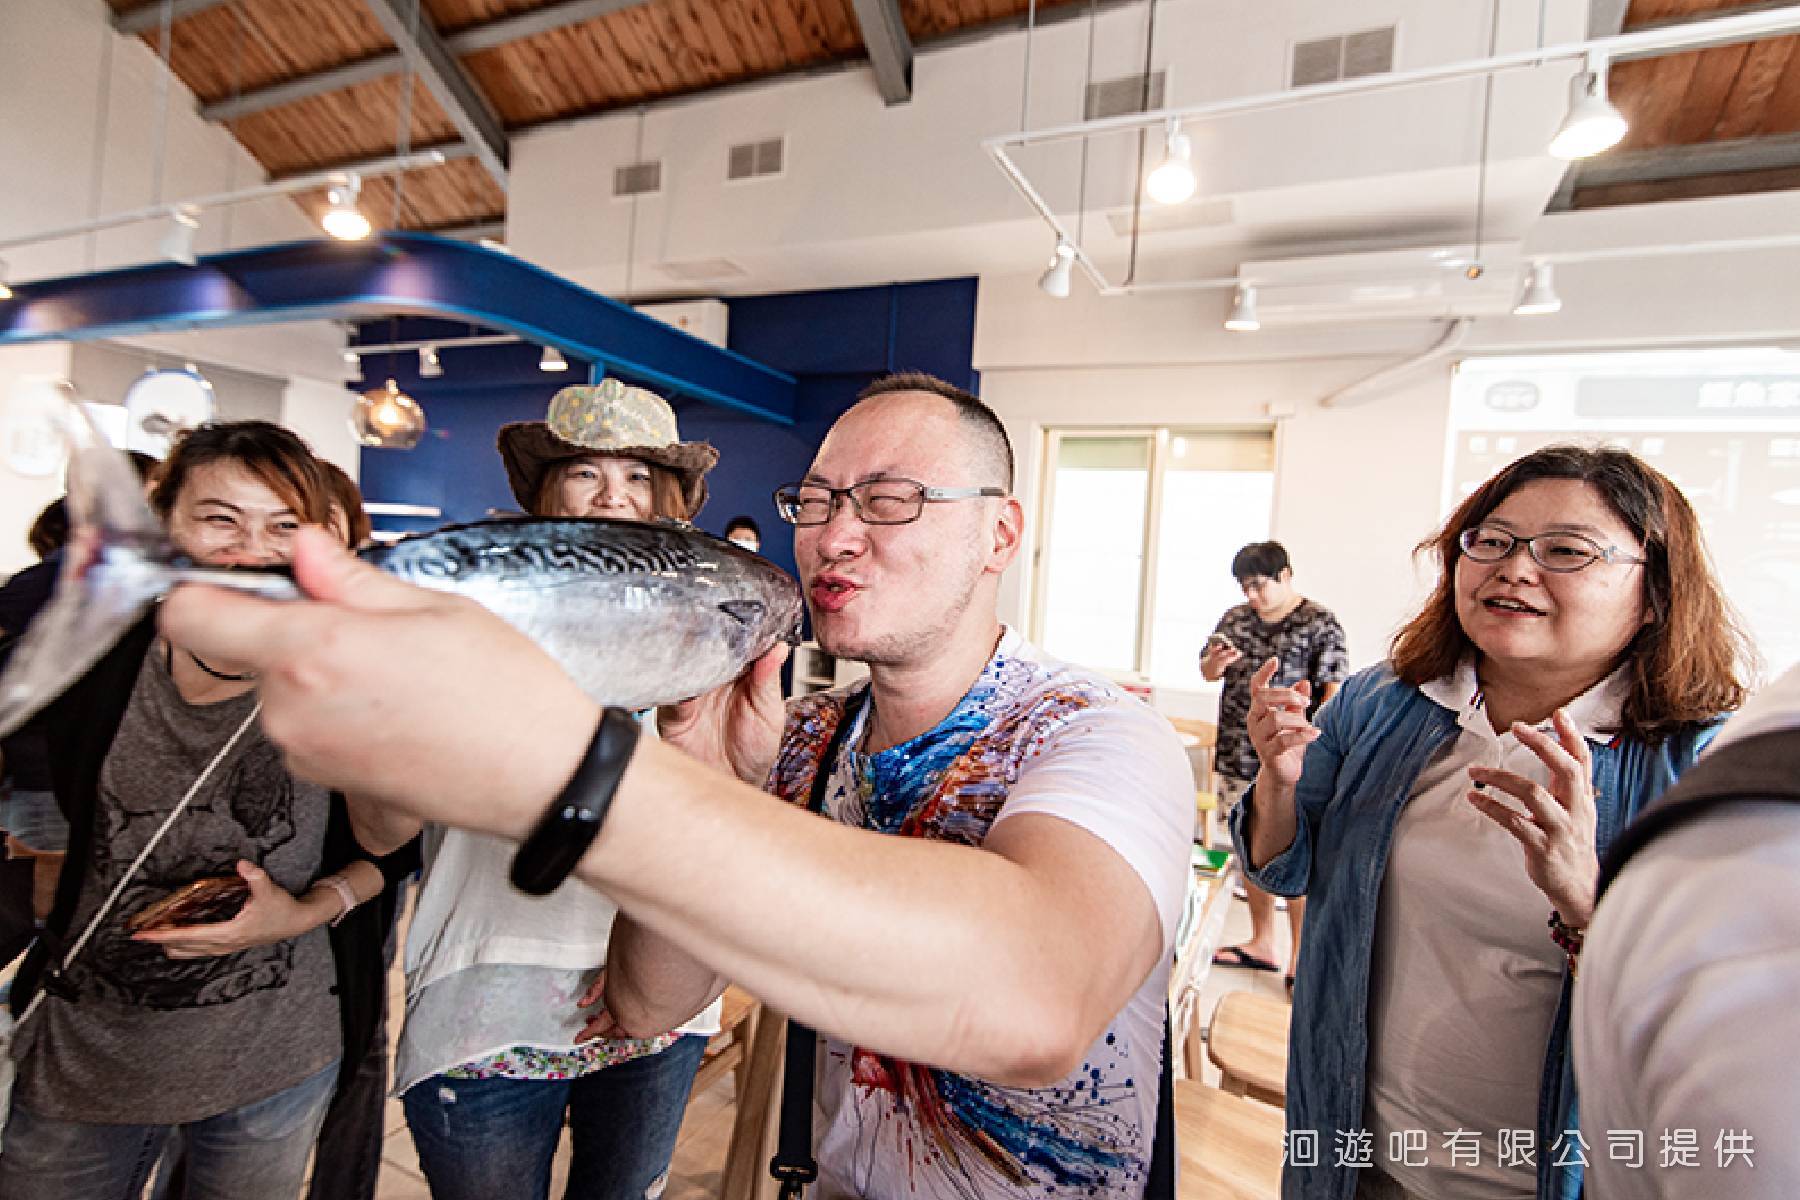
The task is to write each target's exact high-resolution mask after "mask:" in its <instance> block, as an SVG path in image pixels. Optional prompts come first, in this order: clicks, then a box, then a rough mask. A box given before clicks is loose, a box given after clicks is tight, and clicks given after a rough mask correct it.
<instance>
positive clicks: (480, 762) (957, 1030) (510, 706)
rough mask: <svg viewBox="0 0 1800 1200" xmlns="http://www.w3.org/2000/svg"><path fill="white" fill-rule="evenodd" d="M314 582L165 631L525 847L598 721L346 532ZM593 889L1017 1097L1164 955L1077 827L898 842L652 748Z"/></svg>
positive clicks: (308, 555)
mask: <svg viewBox="0 0 1800 1200" xmlns="http://www.w3.org/2000/svg"><path fill="white" fill-rule="evenodd" d="M294 569H295V576H296V579H297V580H298V581H299V583H300V585H301V587H302V589H303V590H305V592H306V593H307V594H308V595H309V596H311V597H313V598H314V599H315V600H316V601H322V603H287V604H282V603H273V602H267V601H261V600H257V599H255V598H252V597H249V596H242V595H232V594H228V593H225V592H221V591H217V590H213V589H207V588H201V587H185V588H180V589H177V591H176V593H175V594H174V595H172V596H171V597H170V598H169V599H168V600H167V601H165V602H164V605H163V609H162V614H161V621H162V622H163V626H164V628H165V630H167V631H169V633H170V635H171V636H172V637H175V638H176V639H177V640H178V641H180V643H181V644H182V645H185V646H191V647H192V648H193V649H195V650H196V651H197V652H198V653H201V654H206V655H217V656H219V657H220V658H221V659H224V660H226V661H231V662H242V663H246V664H248V665H250V666H252V667H254V668H255V669H257V670H258V671H259V672H260V673H261V675H262V687H261V692H262V697H263V702H264V724H265V728H266V729H267V730H268V732H269V734H270V736H271V737H273V738H274V739H275V740H276V741H277V742H279V743H281V744H282V745H283V746H284V747H285V748H286V750H287V753H288V756H289V761H290V763H291V764H292V766H293V767H294V769H295V770H297V771H298V772H300V773H301V774H303V775H306V776H308V777H309V778H313V779H316V780H318V781H320V782H323V783H326V784H328V785H330V786H334V787H338V788H340V789H341V790H343V791H345V792H347V793H349V794H353V795H356V796H359V797H362V798H364V799H365V800H366V801H379V802H383V803H386V804H389V805H391V806H392V807H394V808H397V809H400V810H402V811H404V812H406V813H408V814H409V815H410V816H412V817H415V818H419V819H425V820H441V821H443V822H445V823H447V824H453V825H459V826H463V827H467V828H471V829H475V830H478V831H483V832H489V833H494V834H498V835H501V836H505V837H510V838H514V839H518V838H522V837H524V835H525V834H526V833H528V832H529V831H530V830H531V828H532V827H533V826H534V825H535V824H536V823H537V821H538V819H539V818H540V817H541V816H542V815H543V813H544V811H545V809H546V808H547V806H548V805H549V803H550V802H551V800H552V799H553V798H554V797H555V796H556V795H557V793H558V792H559V791H560V790H561V788H562V786H563V784H564V782H565V781H566V780H567V779H568V778H569V777H570V776H571V775H572V774H573V772H574V770H575V767H576V765H577V763H578V762H579V761H580V759H581V757H582V755H583V754H584V752H585V750H586V747H587V743H588V740H589V738H590V737H591V736H592V733H593V731H594V728H595V725H596V723H597V721H598V711H597V709H596V707H595V706H594V704H593V703H592V702H591V701H589V700H588V699H587V698H586V697H585V696H584V695H583V694H582V692H581V691H580V689H579V688H577V687H576V685H575V684H574V682H573V681H572V680H570V679H569V678H568V676H566V675H565V674H563V672H562V671H561V670H560V669H559V668H558V667H557V666H556V665H555V664H554V663H553V662H552V661H551V660H550V659H549V658H548V657H546V656H545V655H544V654H543V653H542V652H540V651H539V650H537V649H536V648H535V647H534V646H532V645H531V644H530V643H529V642H528V641H527V640H526V639H525V638H524V636H523V635H521V634H519V633H517V632H515V631H514V630H512V629H511V628H510V627H508V626H506V625H505V624H504V623H503V622H501V621H500V620H499V619H498V618H495V617H493V616H492V615H491V614H488V613H487V612H485V611H483V610H482V609H480V608H479V607H478V606H476V605H475V604H474V603H472V602H469V601H465V600H462V599H460V598H457V597H453V596H446V595H441V594H434V593H429V592H425V591H422V590H419V589H415V588H412V587H408V586H406V585H404V584H401V583H399V582H398V581H396V580H394V579H392V578H389V577H387V576H384V575H382V574H380V573H379V572H377V571H375V570H374V569H373V568H370V567H367V566H365V565H363V564H361V563H358V562H357V561H356V560H354V559H353V558H351V557H350V556H349V555H348V554H347V553H346V552H345V551H343V550H342V549H341V548H339V547H337V546H335V545H333V544H332V542H331V539H330V537H329V535H325V534H318V533H315V531H312V530H305V531H303V532H302V535H301V537H300V539H299V540H298V542H297V545H296V555H295V559H294ZM579 874H580V877H581V878H583V879H584V880H586V881H587V882H588V883H590V884H591V885H593V886H594V887H596V888H599V889H601V890H603V891H605V892H606V893H607V894H608V895H609V896H611V897H612V898H613V899H614V900H615V901H616V902H617V903H618V904H619V906H620V908H621V909H623V910H624V911H626V912H628V913H629V914H631V916H632V917H633V918H634V919H635V920H636V921H638V922H639V923H640V924H642V925H643V926H644V927H645V928H646V929H649V930H651V931H654V932H656V933H658V934H661V935H662V936H664V937H667V938H669V939H670V940H672V941H674V942H675V943H676V944H677V945H678V946H680V947H681V948H682V949H684V950H686V951H687V952H688V953H690V954H692V955H693V956H695V957H696V958H698V959H699V960H701V961H702V962H705V963H706V964H708V965H709V966H710V967H711V968H712V969H713V970H714V971H716V972H717V973H719V974H721V975H724V976H726V977H728V978H731V979H734V980H736V981H738V982H739V983H741V984H742V985H743V986H744V987H745V988H746V989H748V990H749V991H751V992H752V993H754V994H755V995H757V996H759V997H761V998H762V999H764V1000H766V1001H767V1002H769V1003H770V1004H772V1005H774V1006H775V1007H777V1008H780V1009H781V1010H783V1011H785V1012H789V1013H791V1014H793V1015H794V1016H796V1017H798V1018H799V1019H801V1020H803V1021H806V1022H807V1023H809V1024H812V1025H814V1026H815V1027H817V1028H819V1029H821V1030H823V1031H825V1032H827V1033H830V1034H833V1035H835V1036H838V1037H842V1038H844V1039H846V1040H850V1041H854V1042H856V1043H858V1044H860V1045H863V1046H866V1047H868V1048H869V1049H871V1050H875V1051H878V1052H882V1053H888V1054H894V1055H898V1056H901V1057H906V1058H910V1059H914V1060H918V1061H923V1062H929V1063H932V1064H934V1065H937V1066H940V1067H944V1068H947V1069H950V1070H955V1071H960V1072H965V1073H969V1074H974V1075H980V1076H983V1077H986V1078H989V1079H993V1080H996V1081H999V1082H1003V1083H1019V1084H1035V1083H1047V1082H1051V1081H1054V1080H1056V1079H1058V1078H1060V1077H1061V1076H1062V1075H1064V1074H1066V1073H1067V1072H1068V1071H1069V1070H1071V1069H1073V1068H1074V1066H1076V1065H1077V1064H1078V1063H1079V1060H1080V1057H1081V1055H1082V1053H1083V1052H1084V1051H1085V1050H1086V1049H1087V1047H1088V1045H1089V1044H1090V1042H1091V1041H1092V1039H1093V1038H1095V1037H1096V1036H1098V1034H1099V1033H1100V1031H1101V1030H1102V1029H1104V1028H1105V1026H1106V1024H1107V1022H1108V1021H1109V1020H1110V1019H1111V1018H1112V1017H1113V1015H1114V1014H1116V1013H1117V1012H1118V1010H1119V1009H1120V1008H1122V1007H1123V1006H1124V1004H1125V1001H1126V1000H1127V999H1128V998H1129V997H1130V996H1131V994H1132V993H1133V992H1134V991H1135V990H1136V989H1137V987H1138V986H1139V985H1140V984H1141V983H1142V981H1143V980H1144V978H1145V977H1146V975H1147V974H1148V973H1149V971H1150V970H1151V968H1152V967H1153V966H1154V965H1155V963H1156V961H1157V958H1158V957H1159V955H1160V952H1161V945H1162V931H1161V926H1160V921H1159V919H1158V916H1157V911H1156V907H1155V904H1154V902H1153V900H1152V897H1151V895H1150V892H1149V889H1148V888H1147V887H1146V886H1145V885H1144V883H1143V882H1142V881H1141V880H1140V878H1139V877H1138V875H1137V874H1136V872H1135V871H1133V869H1132V868H1131V867H1130V866H1129V865H1128V864H1127V863H1126V862H1125V860H1124V859H1123V858H1121V857H1120V856H1119V855H1117V854H1116V853H1114V852H1113V851H1112V850H1111V849H1110V848H1109V847H1107V846H1106V845H1105V844H1104V843H1102V842H1101V841H1100V840H1099V839H1098V838H1096V837H1094V836H1093V835H1091V834H1089V833H1087V832H1085V831H1083V830H1081V829H1079V828H1076V827H1075V826H1073V825H1072V824H1069V823H1067V822H1064V821H1061V820H1058V819H1056V818H1053V817H1047V816H1040V815H1025V816H1020V817H1017V818H1015V819H1013V820H1010V821H1007V822H1003V823H1002V824H1000V825H999V826H996V828H995V829H994V831H993V833H992V834H991V835H990V837H989V838H988V840H987V843H986V845H985V846H984V848H982V849H973V848H970V847H964V846H954V845H946V844H942V843H930V842H923V841H917V840H914V839H906V838H886V837H882V836H880V835H877V834H873V833H867V832H863V831H860V830H853V829H848V828H845V827H842V826H838V825H835V824H833V823H831V822H829V821H825V820H821V819H819V818H818V817H815V816H812V815H810V814H808V813H805V812H802V811H799V810H797V809H793V808H791V807H789V806H787V805H784V804H782V803H781V802H780V801H777V800H775V799H773V798H771V797H770V796H768V795H766V794H764V793H762V792H761V791H759V790H757V789H756V788H754V787H752V786H750V785H748V784H745V783H743V782H742V781H740V780H735V779H730V778H728V777H726V776H724V775H722V774H721V773H719V772H717V771H714V770H712V769H710V768H708V767H706V766H704V765H702V764H700V763H698V762H696V761H694V760H693V759H692V758H690V757H688V756H686V755H685V754H683V753H682V752H681V751H680V750H677V749H675V748H673V747H671V746H666V745H662V744H659V743H658V742H656V741H654V740H651V739H644V740H643V741H641V742H640V744H639V745H638V748H637V750H636V752H635V754H634V756H633V758H632V761H631V764H630V767H629V768H628V769H627V771H626V773H625V777H624V780H623V782H622V783H621V785H620V787H619V790H618V794H617V796H616V797H615V799H614V801H613V803H612V807H611V809H610V811H609V813H608V815H607V818H606V822H605V825H604V826H603V828H602V830H601V833H600V836H599V838H598V839H597V840H596V842H595V843H594V846H593V847H592V848H591V849H590V850H589V852H588V853H587V855H586V857H585V858H584V859H583V860H582V863H581V867H580V870H579ZM1071 881H1079V884H1080V886H1078V887H1077V886H1071Z"/></svg>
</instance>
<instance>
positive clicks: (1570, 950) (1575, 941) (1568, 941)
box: [1550, 908, 1586, 978]
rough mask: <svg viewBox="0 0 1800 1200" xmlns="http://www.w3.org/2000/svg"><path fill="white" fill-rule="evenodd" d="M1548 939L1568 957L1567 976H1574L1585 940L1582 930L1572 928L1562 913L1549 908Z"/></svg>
mask: <svg viewBox="0 0 1800 1200" xmlns="http://www.w3.org/2000/svg"><path fill="white" fill-rule="evenodd" d="M1550 940H1551V941H1553V942H1555V943H1556V944H1557V945H1558V946H1559V947H1561V949H1562V952H1563V953H1564V954H1566V955H1568V957H1569V976H1570V977H1571V978H1573V977H1574V975H1575V973H1576V967H1577V966H1578V965H1579V963H1580V960H1581V946H1582V943H1583V942H1584V941H1585V940H1586V936H1585V934H1584V933H1583V931H1581V930H1579V929H1576V928H1574V927H1573V926H1571V925H1569V924H1568V923H1566V922H1565V921H1564V920H1563V919H1562V914H1561V913H1560V912H1557V911H1556V910H1555V909H1554V908H1553V909H1551V910H1550Z"/></svg>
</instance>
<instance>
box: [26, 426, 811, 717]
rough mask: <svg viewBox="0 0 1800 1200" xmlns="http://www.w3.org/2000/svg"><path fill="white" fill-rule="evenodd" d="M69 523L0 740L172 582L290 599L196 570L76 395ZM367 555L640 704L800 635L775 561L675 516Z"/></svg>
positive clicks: (788, 586) (274, 582)
mask: <svg viewBox="0 0 1800 1200" xmlns="http://www.w3.org/2000/svg"><path fill="white" fill-rule="evenodd" d="M69 407H70V409H71V414H70V415H68V416H67V418H66V423H67V428H65V429H64V430H63V431H62V432H63V433H64V435H65V436H66V437H67V438H68V440H69V441H70V443H71V455H70V464H69V513H70V521H71V525H72V526H73V533H72V534H71V536H70V539H69V544H68V546H67V548H66V549H65V550H64V557H63V563H62V568H61V571H60V573H59V575H58V578H57V585H56V592H55V594H54V595H53V596H52V598H51V600H50V603H49V604H47V605H45V607H44V609H43V611H42V612H40V613H39V614H38V617H37V619H36V620H35V621H33V622H32V624H31V627H30V628H29V629H28V630H27V631H26V635H25V637H24V638H23V640H22V641H21V642H20V644H19V645H18V647H17V648H16V649H15V650H14V652H13V654H12V657H11V659H10V661H9V662H8V665H7V668H6V671H5V673H4V675H0V736H4V735H5V734H7V733H10V732H12V731H13V730H15V729H17V728H18V727H19V726H20V725H22V724H24V723H25V722H26V721H27V720H29V719H30V718H31V717H32V716H33V715H34V714H36V713H37V712H38V711H39V710H40V709H42V708H43V707H44V706H45V705H46V704H48V703H50V702H51V701H52V700H54V699H55V698H56V697H57V696H59V695H61V694H62V693H63V692H64V691H65V690H67V688H68V687H69V686H70V685H71V684H73V683H74V682H75V681H76V680H77V679H79V678H81V676H82V675H83V674H85V673H86V672H87V670H88V669H89V668H90V667H92V666H93V665H94V663H96V662H97V661H99V659H100V658H101V657H102V656H103V655H104V654H105V653H106V652H107V651H108V650H109V649H111V648H112V646H113V645H114V644H116V643H117V642H118V640H119V638H120V637H121V636H123V635H124V633H125V631H126V630H127V629H129V628H130V627H131V626H132V625H133V624H134V623H135V622H136V621H137V620H138V619H139V618H140V617H141V616H142V615H143V613H144V612H145V610H146V609H148V608H149V606H150V605H151V604H152V603H154V602H155V601H156V600H157V599H159V598H160V597H162V596H164V595H166V594H167V593H168V592H169V591H170V590H171V589H173V588H174V587H175V586H176V585H177V584H180V583H209V584H214V585H217V586H220V587H227V588H232V589H235V590H238V591H248V592H254V593H256V594H259V595H263V596H268V597H271V598H275V599H294V598H297V597H298V595H299V593H298V592H297V590H296V589H295V587H294V584H293V581H292V580H291V579H290V578H288V577H286V576H284V575H283V574H280V573H278V572H261V571H247V570H219V569H211V568H206V567H199V566H195V565H194V564H192V563H191V562H189V561H188V560H186V559H184V558H183V557H182V556H181V555H180V554H179V552H178V551H177V550H176V549H175V547H174V545H173V543H172V542H170V540H169V538H168V535H167V534H166V533H165V532H164V530H163V528H162V525H161V522H160V521H159V520H158V519H157V517H156V515H155V514H154V513H153V512H151V510H150V507H149V505H148V504H146V503H145V502H144V499H143V495H142V492H141V490H140V489H139V486H138V483H137V477H136V475H135V473H134V472H133V471H132V469H131V466H130V464H129V463H128V462H126V460H125V458H124V456H123V455H121V454H120V453H119V452H118V451H116V450H114V449H112V447H110V446H108V445H106V443H105V440H104V439H103V438H101V437H100V436H99V434H98V433H97V432H95V431H94V429H93V427H92V425H91V423H89V422H88V420H87V418H86V416H85V414H82V413H81V411H80V409H79V408H78V407H77V406H74V405H70V406H69ZM362 557H363V558H364V559H366V560H367V561H369V562H371V563H373V564H374V565H375V566H377V567H380V568H381V569H382V570H385V571H388V572H389V573H391V574H393V575H396V576H399V577H400V578H401V579H404V580H407V581H408V582H410V583H415V584H418V585H419V586H421V587H426V588H430V589H433V590H435V591H441V592H454V593H457V594H459V595H465V596H468V597H469V598H471V599H473V600H475V601H476V602H477V603H479V604H481V605H483V606H484V607H486V608H488V609H489V610H491V611H492V612H494V613H495V614H496V615H498V616H499V617H501V618H502V619H503V620H505V621H507V622H508V623H509V624H511V625H512V626H513V627H514V628H516V629H518V630H520V631H521V632H522V633H524V634H525V635H526V636H528V637H530V638H531V639H532V640H533V641H535V642H536V643H537V644H538V645H539V646H541V647H542V648H543V649H544V651H545V652H546V653H548V654H549V655H550V656H551V657H552V658H554V659H555V660H556V661H557V662H558V664H560V665H561V666H562V668H563V669H564V670H565V671H567V672H568V673H569V676H570V677H571V678H572V679H574V680H575V682H576V683H577V684H579V685H580V686H581V688H582V690H583V691H585V692H587V693H588V695H590V696H592V697H593V698H594V699H595V700H596V701H598V702H600V703H602V704H609V705H617V706H619V707H623V708H631V709H639V708H645V707H648V706H650V705H653V704H669V703H674V702H676V701H679V700H685V699H687V698H689V697H691V696H697V695H699V694H701V693H702V692H705V691H708V690H710V689H712V688H715V687H718V686H719V685H721V684H724V683H727V682H729V681H730V680H732V679H734V678H736V677H737V676H738V674H739V673H740V672H742V671H743V669H744V668H745V667H746V666H747V665H748V664H750V663H751V662H753V661H755V660H756V659H757V658H758V657H760V656H761V655H762V654H764V653H766V652H767V651H768V650H769V649H770V648H771V647H773V646H774V644H775V643H776V642H777V641H779V640H783V639H785V640H787V641H789V642H794V641H797V640H798V635H799V629H800V614H801V601H800V589H799V587H798V585H796V584H795V582H794V580H793V579H792V578H791V577H789V576H788V575H786V574H785V573H784V572H782V571H781V570H780V569H779V568H777V567H776V566H775V565H774V564H772V563H770V562H769V561H768V560H766V559H763V558H760V557H758V556H757V555H754V554H751V553H749V552H748V551H745V550H742V549H740V548H738V547H737V546H734V545H732V544H731V543H730V542H727V541H724V540H723V539H720V538H715V537H712V536H710V535H708V534H704V533H701V532H699V531H698V530H695V529H693V528H692V527H691V526H687V525H685V524H676V523H672V522H657V523H648V524H644V523H637V522H630V521H610V520H602V519H598V518H572V519H555V520H541V519H535V518H507V519H498V520H489V521H477V522H475V523H473V524H469V525H453V526H449V527H447V528H444V529H440V530H438V531H437V532H435V533H426V534H419V535H415V536H413V537H408V538H404V539H402V540H401V541H399V542H396V543H393V544H391V545H386V546H374V547H371V548H369V549H367V550H365V551H363V552H362Z"/></svg>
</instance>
